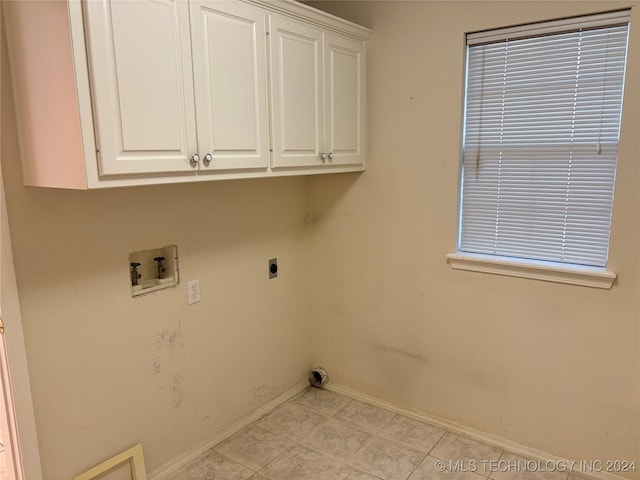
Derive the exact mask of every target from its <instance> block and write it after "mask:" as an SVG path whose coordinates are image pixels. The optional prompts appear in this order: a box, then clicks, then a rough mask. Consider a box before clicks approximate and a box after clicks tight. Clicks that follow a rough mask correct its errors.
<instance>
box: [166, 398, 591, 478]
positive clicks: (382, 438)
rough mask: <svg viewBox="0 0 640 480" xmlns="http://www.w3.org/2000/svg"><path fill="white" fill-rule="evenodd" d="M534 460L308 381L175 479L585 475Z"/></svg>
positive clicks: (194, 462)
mask: <svg viewBox="0 0 640 480" xmlns="http://www.w3.org/2000/svg"><path fill="white" fill-rule="evenodd" d="M537 465H540V464H538V463H537V462H535V461H532V460H531V461H528V459H525V458H523V457H518V456H517V455H514V454H512V453H509V452H506V451H503V450H502V449H500V448H496V447H493V446H490V445H485V444H483V443H480V442H477V441H475V440H472V439H470V438H467V437H464V436H461V435H458V434H456V433H453V432H450V431H447V430H446V429H443V428H441V427H439V426H436V425H432V424H429V423H426V422H422V421H418V420H415V419H413V418H409V417H405V416H403V415H398V414H396V413H394V412H391V411H389V410H386V409H384V408H380V407H378V406H375V405H371V404H368V403H364V402H361V401H359V400H355V399H352V398H350V397H346V396H344V395H341V394H339V393H335V392H332V391H329V390H325V389H316V388H308V389H306V390H305V391H303V392H302V393H301V394H299V395H297V396H296V397H294V398H293V399H291V400H289V401H288V402H286V403H284V404H283V405H281V406H279V407H278V408H276V409H274V410H273V411H271V412H270V413H268V414H267V415H265V416H263V417H262V418H260V419H259V420H257V421H256V422H254V423H252V424H250V425H249V426H247V427H245V428H244V429H243V430H241V431H239V432H238V433H236V434H235V435H233V436H232V437H230V438H229V439H227V440H225V441H223V442H221V443H220V444H218V445H216V446H215V447H214V448H212V449H211V450H209V451H207V452H205V453H204V454H202V455H200V456H199V457H197V458H196V459H195V460H193V461H192V462H191V463H189V464H188V465H185V466H183V467H182V468H181V469H180V470H179V471H177V472H175V473H174V474H173V476H172V477H171V480H431V479H446V480H482V479H483V478H484V479H487V478H489V479H492V480H506V479H509V480H530V479H539V480H574V479H575V480H578V479H581V478H583V477H580V476H577V475H575V474H569V473H568V472H558V471H554V472H551V471H544V472H543V471H540V470H538V471H534V470H536V467H537ZM552 466H553V465H552ZM544 467H545V465H544V464H542V468H543V469H544ZM546 470H549V468H546Z"/></svg>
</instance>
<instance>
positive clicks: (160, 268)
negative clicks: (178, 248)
mask: <svg viewBox="0 0 640 480" xmlns="http://www.w3.org/2000/svg"><path fill="white" fill-rule="evenodd" d="M154 260H155V261H156V262H158V265H157V271H158V278H160V279H162V278H164V274H165V273H166V271H167V269H166V268H165V266H164V264H163V263H162V262H163V261H164V260H165V257H155V258H154Z"/></svg>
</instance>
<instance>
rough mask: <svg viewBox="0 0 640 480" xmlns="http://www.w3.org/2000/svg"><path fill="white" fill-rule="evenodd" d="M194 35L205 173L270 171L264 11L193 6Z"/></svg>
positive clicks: (217, 4)
mask: <svg viewBox="0 0 640 480" xmlns="http://www.w3.org/2000/svg"><path fill="white" fill-rule="evenodd" d="M191 29H192V33H191V34H192V42H193V45H192V48H193V64H194V84H195V97H196V119H197V130H198V150H199V154H200V157H201V158H202V159H203V162H202V166H201V167H200V168H201V170H227V169H246V168H264V169H266V168H267V167H268V166H269V132H268V126H267V118H268V117H267V116H268V113H267V112H268V104H267V66H266V56H267V39H266V15H265V13H264V11H263V10H261V9H259V8H258V7H254V6H251V5H247V4H244V3H240V2H237V1H220V0H206V1H194V2H191ZM206 154H211V156H212V157H213V158H212V160H211V161H207V160H206Z"/></svg>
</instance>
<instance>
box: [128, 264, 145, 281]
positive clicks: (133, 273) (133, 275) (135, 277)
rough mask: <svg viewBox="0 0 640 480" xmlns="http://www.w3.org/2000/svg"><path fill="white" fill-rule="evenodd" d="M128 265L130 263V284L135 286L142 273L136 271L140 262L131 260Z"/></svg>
mask: <svg viewBox="0 0 640 480" xmlns="http://www.w3.org/2000/svg"><path fill="white" fill-rule="evenodd" d="M129 265H131V285H132V286H134V287H135V286H136V285H138V280H140V277H142V275H140V274H139V273H138V267H139V266H140V264H139V263H138V262H131V263H130V264H129Z"/></svg>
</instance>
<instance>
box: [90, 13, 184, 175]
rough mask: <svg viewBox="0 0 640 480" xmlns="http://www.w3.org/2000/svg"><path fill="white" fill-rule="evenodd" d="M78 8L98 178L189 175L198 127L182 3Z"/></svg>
mask: <svg viewBox="0 0 640 480" xmlns="http://www.w3.org/2000/svg"><path fill="white" fill-rule="evenodd" d="M83 5H84V7H85V22H86V33H87V40H88V47H89V48H88V61H89V72H90V81H91V91H92V99H93V113H94V121H95V124H96V132H97V135H96V136H97V143H98V145H97V151H98V163H99V174H100V175H118V174H143V173H161V172H180V171H188V170H192V169H193V167H192V166H191V165H190V161H189V159H190V156H191V155H192V154H193V153H195V151H196V128H195V115H194V96H193V79H192V74H191V71H192V67H191V47H190V37H189V8H188V4H187V3H186V2H180V1H136V2H123V1H118V0H113V1H112V0H109V1H100V2H97V1H89V2H86V3H84V4H83ZM143 26H146V27H144V28H143Z"/></svg>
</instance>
